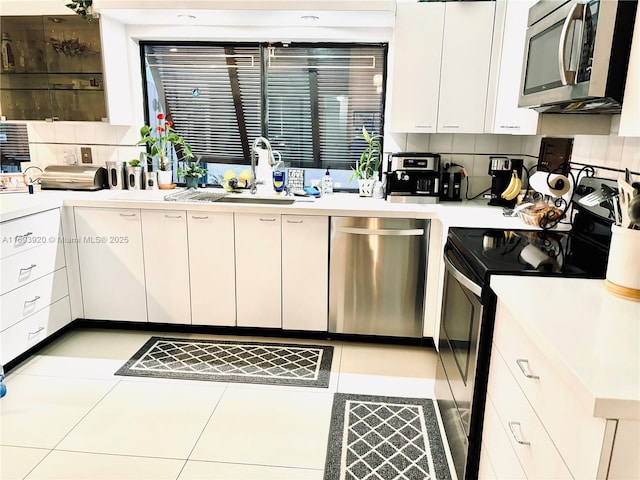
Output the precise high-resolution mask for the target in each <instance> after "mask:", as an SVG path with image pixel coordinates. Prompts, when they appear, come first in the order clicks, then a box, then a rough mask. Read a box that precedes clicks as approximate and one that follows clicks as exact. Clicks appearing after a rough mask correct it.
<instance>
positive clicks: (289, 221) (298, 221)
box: [287, 220, 304, 223]
mask: <svg viewBox="0 0 640 480" xmlns="http://www.w3.org/2000/svg"><path fill="white" fill-rule="evenodd" d="M287 223H304V220H287Z"/></svg>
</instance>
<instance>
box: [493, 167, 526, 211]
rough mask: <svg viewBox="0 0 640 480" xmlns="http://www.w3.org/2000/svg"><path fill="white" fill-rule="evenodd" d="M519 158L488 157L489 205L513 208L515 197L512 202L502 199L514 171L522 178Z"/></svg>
mask: <svg viewBox="0 0 640 480" xmlns="http://www.w3.org/2000/svg"><path fill="white" fill-rule="evenodd" d="M522 165H523V160H522V159H521V158H509V157H489V175H490V176H491V191H490V194H489V205H498V206H502V207H513V206H514V205H515V204H516V202H517V201H518V199H517V197H516V198H514V199H512V200H507V199H504V198H502V196H501V195H502V192H504V191H505V189H506V188H507V186H508V185H509V182H510V181H511V174H512V172H513V171H514V170H515V172H516V174H517V175H518V177H519V178H522Z"/></svg>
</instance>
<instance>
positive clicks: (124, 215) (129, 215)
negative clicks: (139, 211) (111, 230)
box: [120, 213, 136, 217]
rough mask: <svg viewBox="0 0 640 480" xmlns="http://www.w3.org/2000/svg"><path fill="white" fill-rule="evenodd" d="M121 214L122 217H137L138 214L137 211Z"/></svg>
mask: <svg viewBox="0 0 640 480" xmlns="http://www.w3.org/2000/svg"><path fill="white" fill-rule="evenodd" d="M120 216H121V217H135V216H136V214H135V213H121V214H120Z"/></svg>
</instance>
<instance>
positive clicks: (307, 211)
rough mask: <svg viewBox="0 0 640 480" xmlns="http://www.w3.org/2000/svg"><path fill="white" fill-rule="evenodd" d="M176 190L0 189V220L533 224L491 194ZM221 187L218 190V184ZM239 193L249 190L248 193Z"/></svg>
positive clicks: (514, 226)
mask: <svg viewBox="0 0 640 480" xmlns="http://www.w3.org/2000/svg"><path fill="white" fill-rule="evenodd" d="M175 191H177V190H98V191H95V192H75V191H64V190H44V191H40V190H36V192H35V193H34V194H32V195H29V194H28V193H4V194H0V221H7V220H12V219H14V218H18V217H22V216H25V215H30V214H33V213H37V212H38V211H43V210H47V209H50V208H57V207H60V206H62V205H69V206H95V207H98V206H102V207H112V208H150V209H166V210H191V211H203V210H208V211H234V212H235V211H237V212H254V213H255V212H262V213H285V214H291V215H334V216H335V215H346V216H363V217H370V216H384V217H412V218H428V219H439V220H440V221H441V222H442V223H443V225H444V226H445V227H450V226H465V227H490V228H505V229H532V227H530V226H527V225H525V224H524V223H523V222H522V221H521V220H520V219H519V218H517V217H505V216H503V215H502V208H501V207H495V206H489V205H487V200H473V201H461V202H442V203H439V204H410V203H390V202H387V201H386V200H383V199H375V198H371V197H360V196H359V195H358V194H355V193H334V194H330V195H325V196H323V197H322V198H318V199H311V198H306V197H296V202H295V203H293V204H291V205H258V204H244V203H243V204H237V203H221V202H213V203H193V202H167V201H164V196H165V195H167V194H168V193H172V192H175ZM215 191H218V190H215ZM241 195H247V196H249V195H250V194H249V193H243V194H241Z"/></svg>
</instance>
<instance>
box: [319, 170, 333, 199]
mask: <svg viewBox="0 0 640 480" xmlns="http://www.w3.org/2000/svg"><path fill="white" fill-rule="evenodd" d="M321 188H322V194H323V195H324V194H325V193H333V180H332V178H331V175H330V174H329V168H327V171H326V172H325V174H324V177H322V182H321Z"/></svg>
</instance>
